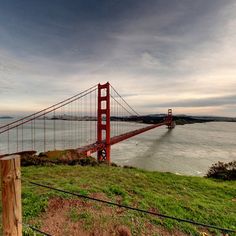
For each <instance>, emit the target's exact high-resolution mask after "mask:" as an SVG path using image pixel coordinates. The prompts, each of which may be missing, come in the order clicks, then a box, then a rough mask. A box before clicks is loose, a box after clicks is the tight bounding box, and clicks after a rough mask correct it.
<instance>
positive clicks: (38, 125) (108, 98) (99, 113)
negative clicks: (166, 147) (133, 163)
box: [0, 82, 174, 162]
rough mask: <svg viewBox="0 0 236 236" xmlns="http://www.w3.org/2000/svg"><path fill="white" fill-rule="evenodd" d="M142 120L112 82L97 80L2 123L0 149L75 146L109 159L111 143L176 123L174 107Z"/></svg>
mask: <svg viewBox="0 0 236 236" xmlns="http://www.w3.org/2000/svg"><path fill="white" fill-rule="evenodd" d="M129 121H136V122H129ZM138 121H139V122H138ZM140 121H141V116H140V114H139V113H138V112H136V111H135V110H134V108H132V107H131V106H130V105H129V104H128V103H127V102H126V100H125V99H124V98H123V97H122V96H121V95H120V94H119V93H118V92H117V90H116V89H115V88H114V87H113V86H112V85H111V84H110V83H109V82H107V83H105V84H97V85H95V86H92V87H90V88H89V89H86V90H84V91H83V92H80V93H78V94H76V95H74V96H72V97H70V98H68V99H65V100H63V101H61V102H58V103H56V104H54V105H52V106H50V107H48V108H46V109H43V110H40V111H38V112H35V113H33V114H31V115H28V116H26V117H23V118H20V119H18V120H15V121H13V122H11V123H8V124H5V125H2V126H1V127H0V137H1V142H0V152H1V155H8V154H12V153H21V152H25V151H36V152H42V151H43V152H45V151H52V150H64V149H76V151H77V153H78V154H85V155H86V156H90V155H91V154H92V153H95V152H97V159H98V161H107V162H110V161H111V145H114V144H116V143H119V142H121V141H123V140H126V139H129V138H131V137H133V136H135V135H138V134H141V133H143V132H146V131H148V130H151V129H154V128H157V127H160V126H167V127H168V128H169V129H171V128H173V127H174V122H173V119H172V110H171V109H168V113H167V115H166V116H164V117H163V118H162V119H161V120H160V122H158V123H156V124H151V125H150V124H144V123H142V122H140ZM124 123H125V124H126V125H124Z"/></svg>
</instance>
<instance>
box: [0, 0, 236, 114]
mask: <svg viewBox="0 0 236 236" xmlns="http://www.w3.org/2000/svg"><path fill="white" fill-rule="evenodd" d="M106 81H109V82H110V83H111V84H112V85H113V86H114V87H115V88H116V90H117V91H119V93H120V94H121V95H124V98H125V99H126V101H127V102H128V103H129V104H130V105H131V106H132V107H134V108H135V110H137V111H138V112H139V113H141V114H149V113H164V112H166V111H167V109H168V108H172V109H173V112H174V113H175V114H190V115H219V116H231V117H236V102H235V101H236V1H235V0H198V1H195V0H181V1H179V0H147V1H143V0H101V1H97V0H93V1H92V0H84V1H80V0H55V1H48V0H40V1H39V0H38V1H36V0H20V1H19V0H0V101H1V103H0V115H12V114H15V113H24V114H28V113H31V112H34V111H37V110H39V109H42V108H45V107H47V106H49V105H52V104H54V103H56V102H58V101H60V100H62V99H65V98H67V97H69V96H72V95H74V94H77V93H78V92H80V91H83V90H85V89H87V88H88V87H91V86H93V85H95V84H97V83H99V82H100V83H104V82H106Z"/></svg>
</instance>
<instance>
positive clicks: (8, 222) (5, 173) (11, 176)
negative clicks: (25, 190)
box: [0, 155, 22, 236]
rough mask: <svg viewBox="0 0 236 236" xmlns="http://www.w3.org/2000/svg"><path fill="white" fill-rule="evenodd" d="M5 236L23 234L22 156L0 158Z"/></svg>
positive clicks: (19, 235) (20, 235)
mask: <svg viewBox="0 0 236 236" xmlns="http://www.w3.org/2000/svg"><path fill="white" fill-rule="evenodd" d="M0 166H1V180H2V223H3V236H22V210H21V172H20V156H19V155H11V156H6V157H2V158H0Z"/></svg>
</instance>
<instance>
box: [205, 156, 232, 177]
mask: <svg viewBox="0 0 236 236" xmlns="http://www.w3.org/2000/svg"><path fill="white" fill-rule="evenodd" d="M206 177H207V178H215V179H223V180H236V161H232V162H229V163H223V162H220V161H219V162H218V163H216V164H214V165H212V166H211V167H210V169H209V170H208V172H207V176H206Z"/></svg>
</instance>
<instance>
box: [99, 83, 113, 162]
mask: <svg viewBox="0 0 236 236" xmlns="http://www.w3.org/2000/svg"><path fill="white" fill-rule="evenodd" d="M110 139H111V138H110V84H109V82H107V83H106V84H98V109H97V143H102V142H104V148H103V149H102V150H99V151H98V152H97V159H98V161H107V162H108V163H110V160H111V158H110V154H111V145H110Z"/></svg>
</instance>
